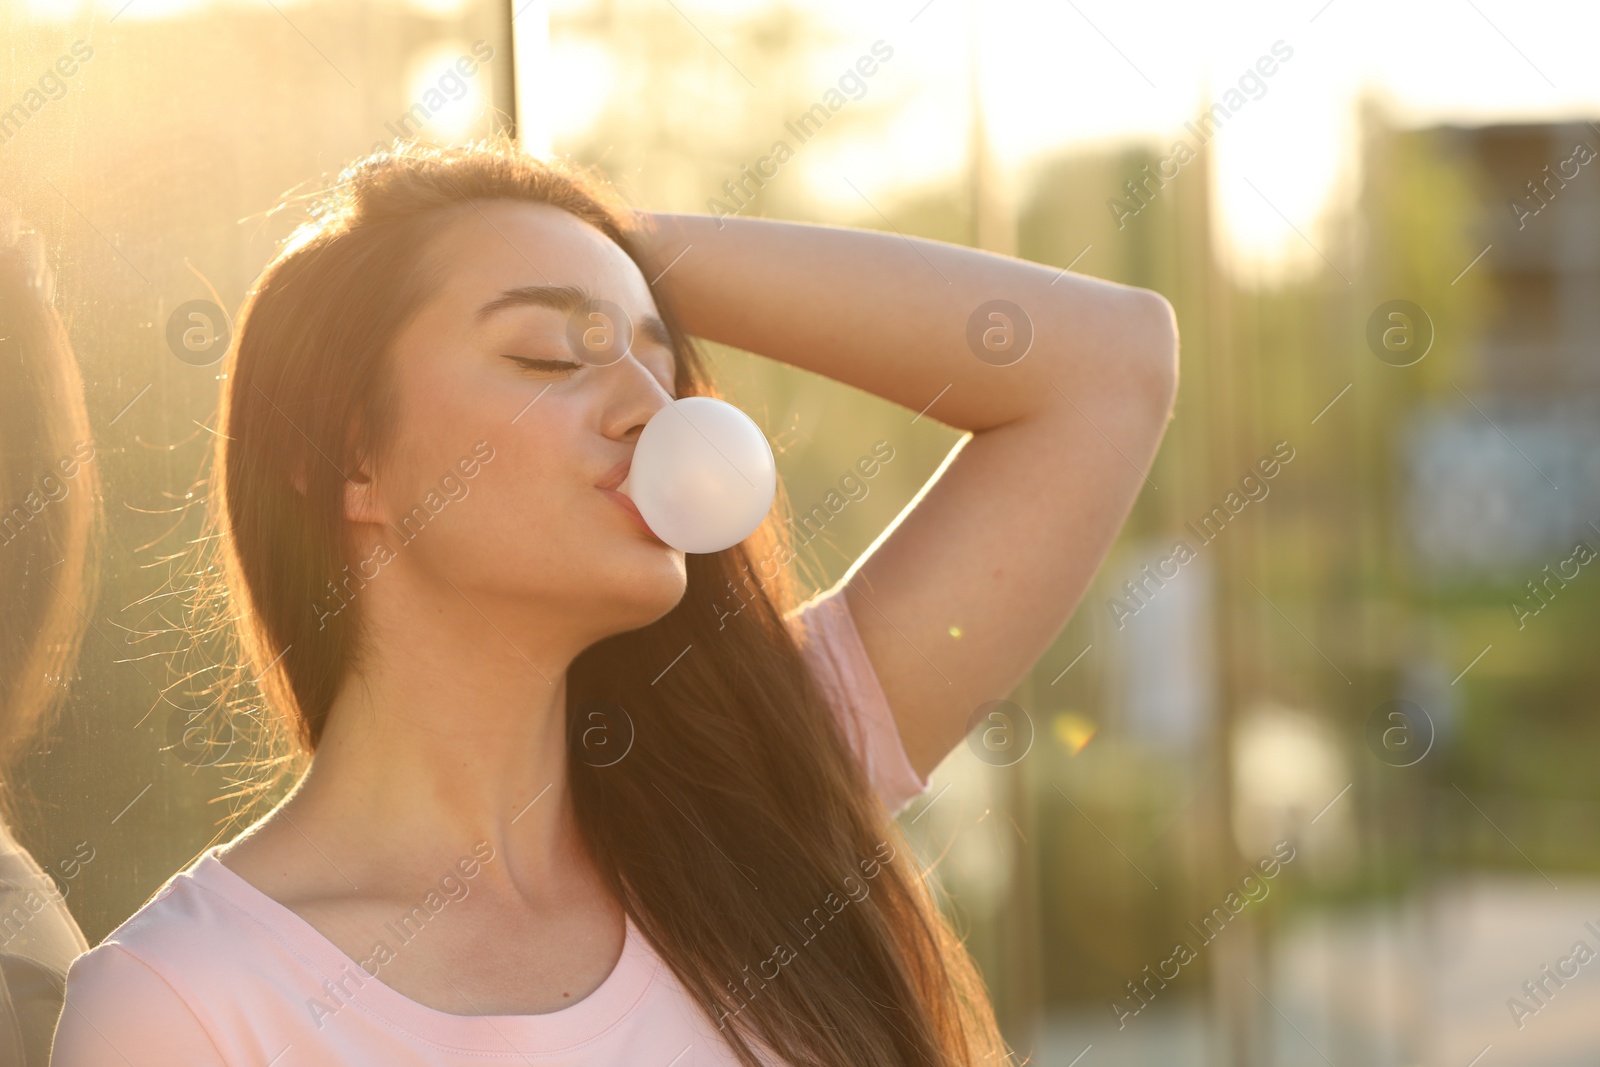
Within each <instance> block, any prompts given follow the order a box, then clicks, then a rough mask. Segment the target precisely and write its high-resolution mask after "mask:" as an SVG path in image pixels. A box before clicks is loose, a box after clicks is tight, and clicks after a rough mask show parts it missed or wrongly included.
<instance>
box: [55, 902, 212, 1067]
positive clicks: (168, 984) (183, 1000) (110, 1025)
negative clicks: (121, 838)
mask: <svg viewBox="0 0 1600 1067" xmlns="http://www.w3.org/2000/svg"><path fill="white" fill-rule="evenodd" d="M227 910H228V909H227V907H226V905H225V904H224V903H223V902H221V901H218V900H214V899H211V896H210V894H208V893H207V892H206V891H205V890H204V889H203V888H201V887H200V886H198V885H196V884H195V881H194V878H193V875H192V874H191V872H190V871H181V872H179V873H178V874H176V875H173V877H172V878H171V879H169V880H168V881H167V883H166V884H165V885H163V886H162V887H161V889H160V890H159V891H158V892H157V893H156V895H155V896H154V897H153V898H152V899H151V900H150V901H149V902H148V903H146V904H145V905H144V907H142V908H140V909H139V910H138V911H137V912H135V913H134V914H133V916H132V917H130V918H129V919H128V920H127V921H126V922H124V923H123V924H122V925H121V926H119V927H117V928H116V929H115V930H113V931H112V932H111V933H110V934H109V935H108V936H107V937H106V939H105V940H104V941H102V942H101V943H100V944H99V945H98V946H96V947H95V948H93V949H91V950H89V951H88V952H86V953H84V954H83V955H81V956H79V957H78V958H77V959H76V960H74V961H73V963H72V966H71V968H70V969H69V970H68V971H67V984H66V999H65V1004H64V1006H63V1008H62V1012H61V1021H60V1023H59V1025H58V1026H57V1028H56V1036H55V1045H54V1049H53V1052H52V1057H51V1061H50V1062H51V1064H52V1065H58V1067H75V1065H77V1064H100V1063H112V1062H116V1063H121V1062H127V1063H129V1064H133V1065H135V1067H143V1065H145V1064H150V1065H152V1067H153V1065H155V1064H158V1063H159V1064H170V1063H179V1062H181V1063H186V1064H221V1063H223V1062H224V1061H223V1057H222V1055H221V1053H220V1052H219V1051H218V1049H217V1045H216V1043H215V1041H214V1040H213V1038H212V1035H211V1029H210V1025H209V1022H208V1019H207V1017H206V1012H205V1009H204V1008H203V1007H202V1006H201V1004H200V1002H199V999H198V998H197V997H196V996H195V995H194V994H193V992H192V991H193V990H194V989H196V988H198V987H199V986H200V985H201V984H202V983H204V982H205V973H206V970H207V967H208V964H209V963H210V961H212V960H214V959H215V958H216V955H217V951H218V949H219V947H220V946H224V945H228V944H230V943H232V942H236V941H237V936H238V931H237V925H238V921H237V919H236V918H235V917H233V916H230V915H228V914H227Z"/></svg>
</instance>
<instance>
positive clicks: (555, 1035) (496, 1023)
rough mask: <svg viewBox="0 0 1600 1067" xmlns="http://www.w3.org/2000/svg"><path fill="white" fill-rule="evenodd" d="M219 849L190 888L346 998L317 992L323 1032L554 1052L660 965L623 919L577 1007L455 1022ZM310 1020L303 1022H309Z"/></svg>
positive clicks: (613, 1016) (638, 994) (634, 1001)
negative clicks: (605, 969) (215, 900)
mask: <svg viewBox="0 0 1600 1067" xmlns="http://www.w3.org/2000/svg"><path fill="white" fill-rule="evenodd" d="M221 847H222V846H221V845H213V846H212V847H211V848H208V849H206V850H205V851H204V852H202V853H201V854H200V858H199V859H198V860H196V861H195V863H194V864H193V866H191V867H190V869H189V871H188V873H189V875H190V877H192V878H193V879H194V880H195V882H196V883H197V884H198V885H200V886H202V887H204V888H206V889H209V890H211V891H212V892H214V893H216V894H218V895H219V896H221V897H223V898H224V899H225V900H227V901H228V902H229V903H230V904H232V905H233V906H234V907H236V908H238V909H239V910H240V911H242V912H244V913H245V915H246V916H248V917H249V918H250V919H252V920H254V921H255V922H256V923H258V924H259V925H261V926H262V927H263V928H265V930H266V931H267V933H268V934H269V935H271V936H272V937H273V938H274V939H275V940H276V941H278V942H279V943H281V944H283V945H284V946H286V947H287V948H288V949H289V950H290V951H291V952H292V953H293V954H294V955H295V956H296V957H297V958H298V959H299V960H300V961H301V962H303V963H306V964H308V965H310V966H311V967H312V968H313V969H315V970H317V971H318V972H320V973H319V974H318V976H317V977H318V979H319V984H320V980H322V979H329V980H332V981H333V982H334V984H335V985H336V986H337V985H338V984H339V982H340V980H341V979H342V980H343V982H344V987H343V988H344V989H345V990H347V992H345V993H341V994H338V995H333V994H330V993H329V992H328V987H327V986H323V987H322V990H323V996H322V997H321V998H317V999H320V1000H321V1001H322V1003H323V1004H324V1005H326V1006H327V1008H328V1009H329V1011H330V1013H331V1014H330V1015H329V1016H327V1017H323V1018H322V1023H323V1025H330V1026H331V1025H335V1022H336V1020H337V1019H338V1018H339V1016H341V1015H343V1014H344V1013H346V1012H359V1013H361V1014H364V1015H366V1016H367V1017H369V1018H372V1019H376V1020H377V1021H379V1022H381V1023H384V1024H385V1025H387V1026H389V1027H391V1028H393V1029H397V1030H400V1031H402V1032H403V1033H405V1034H407V1035H409V1036H412V1037H416V1038H420V1039H422V1040H425V1041H429V1042H432V1043H434V1044H443V1045H450V1046H455V1047H457V1048H460V1049H462V1050H467V1051H474V1052H501V1053H528V1052H560V1051H565V1050H569V1049H571V1048H573V1047H575V1046H578V1045H582V1044H585V1043H587V1042H590V1041H593V1040H595V1039H597V1038H599V1037H600V1036H601V1035H602V1034H604V1033H605V1032H606V1031H607V1030H610V1029H611V1028H612V1027H614V1026H616V1025H617V1024H618V1023H620V1022H621V1021H622V1020H623V1019H624V1018H625V1017H626V1016H627V1015H628V1014H629V1013H631V1012H632V1011H633V1010H634V1009H635V1008H636V1007H637V1006H638V1005H639V1003H640V1002H641V1001H642V1000H643V999H644V995H645V993H646V991H647V990H648V989H649V987H650V986H651V984H652V983H653V982H654V980H655V977H656V973H657V970H658V969H659V968H660V966H661V963H662V961H661V959H660V957H659V956H657V955H656V953H655V952H654V950H653V949H652V948H651V946H650V943H649V941H648V940H647V939H646V938H645V937H644V935H643V934H642V933H641V932H640V930H639V929H638V927H636V926H635V925H634V923H633V917H632V916H630V915H627V914H626V913H624V916H623V941H622V954H621V956H620V957H618V959H617V962H616V963H615V964H614V965H613V966H612V968H611V971H610V973H609V974H607V975H606V977H605V979H604V980H603V981H602V982H601V983H600V985H599V986H597V987H596V988H595V989H594V991H593V992H591V993H589V994H588V995H587V996H585V997H584V998H583V999H582V1000H579V1001H577V1002H576V1003H573V1004H569V1005H567V1006H566V1007H563V1008H558V1009H557V1010H555V1011H552V1012H544V1013H541V1014H537V1015H455V1014H452V1013H450V1012H447V1011H441V1010H440V1009H438V1008H432V1007H429V1006H428V1005H426V1004H422V1003H420V1002H418V1001H415V1000H412V999H411V998H410V997H408V996H406V995H405V994H403V993H401V992H400V991H398V990H396V989H395V988H393V987H392V986H390V985H388V984H386V983H385V982H384V981H383V979H382V977H381V975H382V971H381V970H380V971H379V973H378V976H374V975H372V974H369V973H368V972H367V970H366V969H365V968H363V967H362V966H361V964H359V963H357V962H356V961H355V960H354V959H352V958H351V957H350V956H349V955H348V954H346V953H345V951H344V950H343V949H341V948H340V947H339V946H338V945H335V944H334V943H333V942H332V941H330V940H328V938H327V937H325V936H324V935H323V934H322V932H321V931H319V930H318V929H317V928H316V927H315V926H312V925H311V924H310V923H309V922H307V921H306V920H305V919H303V918H302V917H301V916H300V915H299V914H298V913H296V912H295V911H294V910H292V909H291V908H288V907H286V906H285V905H283V904H281V903H279V902H278V901H276V900H274V899H273V898H272V897H270V896H268V895H267V894H266V893H264V892H262V891H261V890H260V889H258V888H257V887H256V886H255V885H253V884H252V883H250V882H249V881H246V880H245V878H244V876H243V875H241V874H239V873H238V872H237V871H235V870H234V869H233V868H231V867H229V866H228V865H227V864H225V863H223V862H222V860H221V859H219V858H218V857H217V851H218V850H219V849H220V848H221ZM308 1018H309V1017H308Z"/></svg>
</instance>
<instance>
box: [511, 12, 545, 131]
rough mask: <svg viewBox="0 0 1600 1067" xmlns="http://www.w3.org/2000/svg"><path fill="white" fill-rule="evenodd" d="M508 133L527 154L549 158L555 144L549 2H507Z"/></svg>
mask: <svg viewBox="0 0 1600 1067" xmlns="http://www.w3.org/2000/svg"><path fill="white" fill-rule="evenodd" d="M509 9H510V12H511V26H510V36H511V63H510V64H509V66H510V68H511V70H512V83H511V86H510V101H511V133H512V135H513V136H514V137H516V139H517V144H518V145H520V146H521V147H522V149H523V150H524V151H526V152H529V153H531V154H532V155H535V156H539V157H541V158H543V157H545V156H548V155H549V154H550V152H551V149H552V141H553V140H554V127H555V123H554V121H553V116H552V114H551V101H552V100H554V99H556V96H555V94H553V93H552V92H551V86H550V84H549V81H550V0H509Z"/></svg>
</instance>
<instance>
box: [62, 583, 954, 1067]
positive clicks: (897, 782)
mask: <svg viewBox="0 0 1600 1067" xmlns="http://www.w3.org/2000/svg"><path fill="white" fill-rule="evenodd" d="M843 590H844V586H843V585H842V584H838V585H835V586H834V587H833V588H832V589H830V590H828V591H827V592H826V593H823V594H820V595H819V596H817V597H814V598H812V599H811V600H810V601H807V602H806V603H805V604H803V605H801V606H800V607H799V608H798V609H796V611H795V612H793V613H791V614H790V615H789V616H788V617H787V621H788V622H789V624H790V626H791V627H795V628H797V630H796V632H797V635H798V636H801V637H802V649H803V650H804V655H805V658H806V662H807V663H808V664H809V665H810V667H811V669H812V671H813V673H814V674H815V675H816V676H817V678H818V679H819V681H820V682H821V684H822V686H823V689H824V692H825V693H827V695H828V699H829V700H830V702H831V704H832V706H833V708H834V710H835V712H836V713H837V714H839V715H840V716H841V719H842V721H843V722H844V724H845V728H846V729H845V732H846V734H847V736H848V737H849V738H850V740H851V744H852V745H853V747H854V750H855V752H856V753H857V756H858V758H860V759H861V760H862V761H863V763H864V765H865V766H866V768H867V773H868V776H869V777H870V779H871V781H872V783H873V785H874V787H875V788H876V789H877V791H878V794H879V796H881V797H882V798H883V801H884V803H885V805H886V806H887V807H888V809H889V810H890V811H891V812H898V811H900V810H901V809H902V808H903V807H905V805H906V803H907V802H908V801H909V800H910V799H911V798H912V797H914V796H916V795H917V794H918V793H920V792H922V791H923V790H925V789H926V788H927V787H928V783H927V782H926V780H923V779H919V778H918V777H917V774H916V772H915V771H914V770H913V769H912V767H911V764H910V762H909V761H908V760H907V758H906V754H905V749H904V748H903V747H902V745H901V743H900V737H899V733H898V731H897V730H896V727H895V722H894V719H893V717H892V715H891V713H890V711H889V705H888V701H887V700H886V699H885V697H884V693H883V689H882V687H881V686H880V685H879V683H878V678H877V675H876V674H875V673H874V671H873V669H872V664H871V662H870V661H869V660H868V659H867V655H866V651H865V649H864V648H863V647H862V645H861V637H860V635H859V633H858V632H857V630H856V627H855V621H854V619H853V618H852V616H851V612H850V609H849V605H848V601H846V599H845V597H844V594H843ZM807 637H808V638H809V640H806V639H805V638H807ZM215 852H216V849H215V848H212V849H208V850H206V851H205V852H204V853H202V854H201V856H200V858H199V859H198V860H196V861H195V862H194V863H193V864H191V865H190V866H189V867H188V868H187V869H186V870H183V871H180V872H178V873H177V874H175V875H173V876H172V877H171V878H170V879H168V881H167V882H166V884H165V885H163V886H162V888H161V890H160V891H159V892H158V893H157V894H156V896H155V897H154V898H153V899H152V900H151V901H150V902H149V903H147V904H146V905H145V906H144V907H142V908H140V909H139V911H138V912H137V913H135V914H134V915H133V916H132V917H131V918H129V919H128V920H127V921H126V922H125V923H123V924H122V925H121V926H119V927H117V929H115V930H113V931H112V932H111V934H110V935H109V936H108V937H107V938H106V939H105V941H103V942H101V944H99V945H98V946H97V947H95V948H94V949H93V950H91V951H89V952H87V953H85V954H84V955H82V956H79V957H78V958H77V960H76V961H74V962H73V964H72V968H71V970H70V971H69V972H68V975H67V989H66V1005H65V1007H64V1009H63V1011H62V1016H61V1022H60V1026H59V1028H58V1029H57V1031H56V1037H55V1048H54V1053H53V1057H52V1059H51V1063H52V1065H53V1067H85V1065H90V1064H92V1065H95V1067H101V1065H104V1064H113V1063H115V1064H127V1065H129V1067H157V1065H159V1067H172V1065H174V1064H183V1065H185V1067H216V1065H223V1064H226V1065H228V1067H245V1065H249V1067H267V1065H270V1067H307V1065H323V1064H341V1065H347V1064H373V1065H381V1067H408V1065H419V1064H440V1065H467V1064H475V1065H485V1064H488V1065H492V1064H506V1065H508V1067H510V1065H513V1064H536V1065H539V1067H601V1065H608V1067H611V1065H614V1067H641V1065H649V1067H691V1065H716V1067H733V1065H736V1064H737V1062H738V1061H737V1060H736V1059H735V1057H734V1055H733V1053H732V1051H731V1050H730V1049H729V1048H728V1046H727V1044H726V1043H725V1042H724V1041H723V1039H722V1037H721V1035H720V1033H719V1031H718V1030H717V1028H716V1025H715V1024H714V1023H713V1022H712V1021H711V1020H710V1019H708V1018H707V1017H706V1015H705V1014H704V1013H703V1012H702V1011H701V1010H700V1008H699V1006H698V1005H697V1004H696V1003H695V1002H694V1001H693V1000H692V999H691V998H690V997H689V996H688V995H687V994H686V993H685V992H684V990H683V987H682V986H681V985H680V984H679V982H678V979H677V976H676V975H674V974H673V973H672V969H671V968H670V967H668V966H667V965H666V963H665V961H664V960H662V959H661V957H660V956H658V955H657V954H656V952H655V950H654V948H653V947H652V946H651V945H650V943H649V942H648V941H647V940H646V939H645V938H644V936H643V935H642V934H641V933H640V932H639V930H638V928H637V927H635V926H634V924H633V921H632V920H631V919H629V920H628V921H627V934H626V939H625V941H624V944H623V949H622V957H621V959H619V960H618V961H617V964H616V966H615V967H613V968H612V971H611V973H610V975H608V976H607V977H606V979H605V981H603V982H602V983H601V984H600V986H599V988H597V989H596V990H595V991H594V992H592V993H590V994H589V995H588V996H587V997H584V998H583V999H582V1000H581V1001H579V1002H578V1003H576V1004H572V1005H570V1006H568V1007H565V1008H562V1009H560V1010H559V1011H554V1012H549V1013H547V1014H542V1015H498V1016H469V1015H452V1014H450V1013H447V1012H443V1011H438V1010H436V1009H434V1008H430V1007H426V1006H424V1005H422V1004H419V1003H417V1002H416V1001H413V1000H411V999H409V998H407V997H405V996H402V995H401V994H400V993H398V992H396V991H395V990H393V989H391V988H389V987H388V986H386V985H384V984H383V983H382V982H381V981H379V980H378V979H377V978H376V977H374V976H372V975H370V974H369V973H368V972H367V971H365V970H363V969H362V967H361V965H360V964H359V963H357V962H356V961H355V960H353V959H351V958H350V957H349V956H347V955H345V953H344V952H343V951H341V950H340V949H339V948H338V947H337V946H335V945H334V944H333V943H332V942H331V941H329V940H328V939H327V938H325V937H323V936H322V935H321V934H320V933H318V932H317V930H316V929H315V928H314V927H313V926H311V925H310V924H309V923H307V922H306V921H305V920H304V919H302V918H300V916H298V915H297V914H295V913H294V912H293V911H291V910H289V909H288V908H286V907H284V906H283V905H282V904H279V903H278V902H277V901H275V900H273V899H272V898H271V897H269V896H267V895H266V894H264V893H262V892H261V891H260V890H259V889H257V888H255V887H254V886H253V885H251V884H250V883H249V882H247V881H245V880H244V879H243V878H241V877H240V876H239V875H238V874H236V873H234V871H233V870H231V869H230V868H228V867H227V866H225V865H224V864H223V863H222V862H221V861H220V860H219V859H217V857H216V855H215Z"/></svg>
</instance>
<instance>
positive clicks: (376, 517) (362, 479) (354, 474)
mask: <svg viewBox="0 0 1600 1067" xmlns="http://www.w3.org/2000/svg"><path fill="white" fill-rule="evenodd" d="M344 517H345V521H346V522H351V523H376V524H379V525H382V524H383V523H384V522H385V521H386V520H385V518H384V513H383V502H382V501H381V500H380V499H379V498H378V486H377V483H376V482H374V481H373V479H372V472H371V471H370V470H369V469H368V467H367V465H366V464H365V463H364V462H363V463H362V464H360V466H358V467H357V469H355V470H353V471H351V472H349V476H348V477H347V478H345V482H344Z"/></svg>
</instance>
